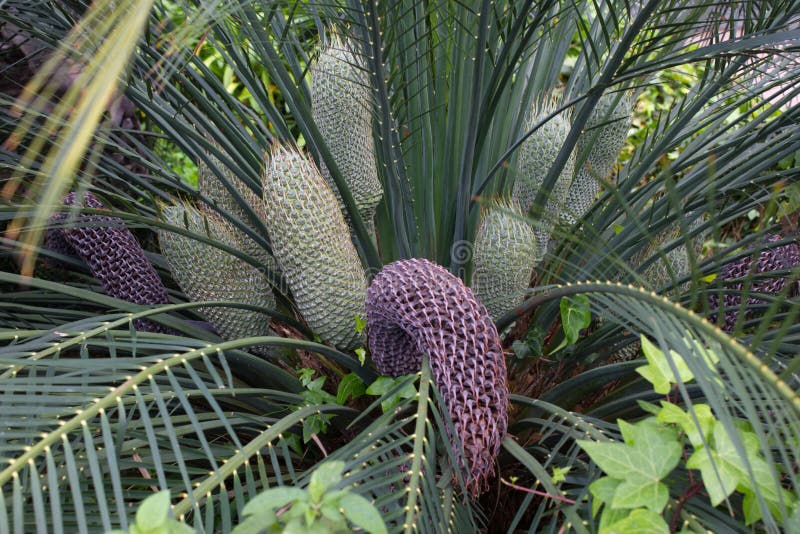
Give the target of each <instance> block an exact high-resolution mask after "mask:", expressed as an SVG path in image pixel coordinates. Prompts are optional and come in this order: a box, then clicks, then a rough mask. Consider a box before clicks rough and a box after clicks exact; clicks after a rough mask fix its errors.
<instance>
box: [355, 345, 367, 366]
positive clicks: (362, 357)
mask: <svg viewBox="0 0 800 534" xmlns="http://www.w3.org/2000/svg"><path fill="white" fill-rule="evenodd" d="M355 353H356V356H358V363H360V364H361V366H362V367H363V366H364V362H366V361H367V351H366V350H364V347H359V348H357V349H356V350H355Z"/></svg>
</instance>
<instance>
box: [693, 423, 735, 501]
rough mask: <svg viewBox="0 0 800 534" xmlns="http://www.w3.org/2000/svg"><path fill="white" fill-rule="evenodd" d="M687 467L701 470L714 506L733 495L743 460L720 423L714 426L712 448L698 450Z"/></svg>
mask: <svg viewBox="0 0 800 534" xmlns="http://www.w3.org/2000/svg"><path fill="white" fill-rule="evenodd" d="M686 467H688V468H689V469H699V470H700V474H701V475H702V476H703V484H704V485H705V487H706V491H708V496H709V499H710V500H711V504H712V506H717V505H719V504H720V503H721V502H722V501H724V500H725V499H726V498H727V497H728V495H730V494H731V493H733V491H734V490H735V489H736V486H737V485H738V483H739V479H740V477H741V473H742V469H741V467H742V464H741V458H740V457H739V455H738V454H737V452H736V449H735V447H734V445H733V442H732V441H731V439H730V438H729V437H728V434H727V433H726V432H725V429H724V428H723V427H722V425H721V424H720V423H716V424H715V425H714V430H713V443H712V448H711V449H709V448H707V447H699V448H697V449H696V450H695V452H694V453H693V454H692V455H691V456H690V457H689V459H688V460H687V461H686Z"/></svg>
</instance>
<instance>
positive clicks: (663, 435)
mask: <svg viewBox="0 0 800 534" xmlns="http://www.w3.org/2000/svg"><path fill="white" fill-rule="evenodd" d="M621 424H622V425H624V424H626V423H624V422H621ZM628 429H629V430H628V431H629V432H632V433H633V434H634V437H635V443H634V444H633V445H628V444H625V443H608V442H602V443H598V442H593V441H584V440H579V441H578V444H579V445H580V446H581V448H583V449H584V450H585V451H586V452H587V453H588V454H589V456H590V457H591V458H592V460H593V461H594V462H595V463H596V464H597V465H598V466H599V467H600V469H602V470H603V471H604V472H605V473H606V474H608V475H610V476H612V477H614V478H618V479H621V480H629V481H631V482H634V483H636V482H640V483H642V484H645V483H651V482H657V481H659V480H661V479H663V478H664V477H666V476H667V475H668V474H669V473H670V472H672V470H673V469H675V466H676V465H678V461H679V460H680V457H681V453H682V451H683V447H681V445H680V443H678V442H677V441H676V438H675V433H674V431H671V430H670V429H668V428H659V427H656V426H655V425H652V424H648V423H644V422H640V423H637V424H636V425H629V426H628Z"/></svg>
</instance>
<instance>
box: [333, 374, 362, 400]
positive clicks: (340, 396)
mask: <svg viewBox="0 0 800 534" xmlns="http://www.w3.org/2000/svg"><path fill="white" fill-rule="evenodd" d="M366 389H367V386H366V385H365V384H364V381H363V380H361V378H359V376H358V375H357V374H355V373H349V374H346V375H344V376H343V377H342V380H341V381H340V382H339V388H338V389H337V390H336V403H337V404H344V403H345V402H347V399H350V398H353V399H357V398H358V397H360V396H361V395H363V394H364V392H365V391H366Z"/></svg>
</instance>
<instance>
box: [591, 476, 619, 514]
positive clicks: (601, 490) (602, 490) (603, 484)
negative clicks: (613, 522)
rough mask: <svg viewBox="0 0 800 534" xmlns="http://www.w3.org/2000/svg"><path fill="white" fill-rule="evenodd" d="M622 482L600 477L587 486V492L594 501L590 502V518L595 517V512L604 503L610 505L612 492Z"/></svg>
mask: <svg viewBox="0 0 800 534" xmlns="http://www.w3.org/2000/svg"><path fill="white" fill-rule="evenodd" d="M621 482H622V481H621V480H619V479H616V478H611V477H600V478H598V479H597V480H595V481H594V482H592V483H591V484H589V491H590V492H591V493H592V496H593V497H594V499H593V500H592V517H594V516H596V515H597V511H598V510H600V507H601V506H602V505H603V504H605V503H610V502H611V499H613V498H614V492H615V491H616V490H617V487H618V486H619V485H620V483H621Z"/></svg>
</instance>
